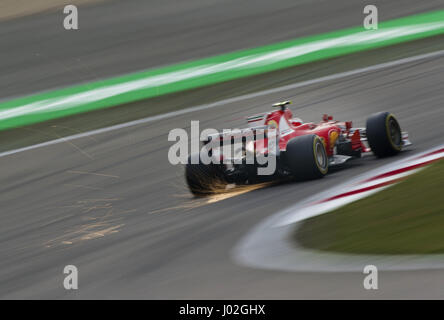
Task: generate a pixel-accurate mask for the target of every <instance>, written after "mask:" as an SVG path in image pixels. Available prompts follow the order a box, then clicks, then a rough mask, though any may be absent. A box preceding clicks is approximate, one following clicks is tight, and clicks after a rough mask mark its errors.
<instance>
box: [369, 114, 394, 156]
mask: <svg viewBox="0 0 444 320" xmlns="http://www.w3.org/2000/svg"><path fill="white" fill-rule="evenodd" d="M366 132H367V140H368V144H369V146H370V148H371V150H372V151H373V153H374V154H375V155H376V156H377V157H379V158H383V157H388V156H393V155H395V154H397V153H399V152H400V151H401V149H402V132H401V127H400V126H399V123H398V120H396V118H395V116H394V115H392V114H391V113H389V112H379V113H376V114H374V115H372V116H371V117H369V118H368V119H367V124H366Z"/></svg>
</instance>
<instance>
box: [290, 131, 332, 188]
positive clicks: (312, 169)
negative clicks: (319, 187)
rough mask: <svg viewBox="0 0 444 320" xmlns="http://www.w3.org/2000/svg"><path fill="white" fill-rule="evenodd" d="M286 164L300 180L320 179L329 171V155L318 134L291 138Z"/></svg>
mask: <svg viewBox="0 0 444 320" xmlns="http://www.w3.org/2000/svg"><path fill="white" fill-rule="evenodd" d="M285 162H286V166H287V167H288V169H289V170H290V172H291V174H292V175H293V176H294V177H295V178H296V179H298V180H312V179H319V178H322V177H323V176H325V175H326V174H327V172H328V156H327V152H326V150H325V146H324V143H323V142H322V140H321V138H320V137H319V136H318V135H315V134H310V135H304V136H299V137H295V138H293V139H291V140H290V141H289V142H288V144H287V150H286V151H285Z"/></svg>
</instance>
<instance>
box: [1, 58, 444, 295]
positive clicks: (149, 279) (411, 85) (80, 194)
mask: <svg viewBox="0 0 444 320" xmlns="http://www.w3.org/2000/svg"><path fill="white" fill-rule="evenodd" d="M443 71H444V58H443V57H441V58H434V59H430V60H427V61H421V62H415V63H411V64H407V65H402V66H397V67H393V68H388V69H386V70H382V71H378V72H369V73H366V74H362V75H355V76H351V77H348V78H344V79H340V80H335V81H330V82H325V83H319V84H314V85H311V86H308V87H304V88H299V89H297V90H292V91H289V92H282V93H277V94H270V95H267V96H265V97H261V98H252V99H249V100H246V101H242V102H237V103H234V104H227V105H224V106H221V107H219V108H217V109H210V110H207V111H201V112H199V113H191V114H187V115H183V116H178V117H175V118H171V119H165V120H161V121H158V122H156V123H151V124H149V125H140V126H135V127H130V128H125V129H121V130H118V131H113V132H108V133H104V134H101V135H96V136H92V137H87V138H83V139H79V140H74V141H71V142H69V143H64V144H57V145H53V146H48V147H45V148H40V149H35V150H31V151H27V152H23V153H18V154H15V155H11V156H6V157H3V158H0V167H1V168H2V171H1V181H8V184H3V185H2V186H1V191H0V192H1V193H0V194H1V203H2V210H1V211H2V215H1V223H0V241H1V243H2V246H1V248H0V256H1V259H0V295H1V297H3V298H36V297H39V298H374V297H375V298H401V297H402V298H413V297H434V298H436V297H443V295H444V292H443V289H442V288H443V286H444V280H442V279H443V277H442V275H443V274H442V271H417V272H409V273H405V272H396V273H394V272H387V273H381V274H380V289H379V290H378V291H377V292H367V291H366V290H364V289H363V287H362V280H363V275H362V274H360V273H343V274H341V273H340V274H337V273H336V274H316V273H286V272H278V271H276V272H274V271H264V270H258V269H252V268H247V267H242V266H239V265H237V264H235V263H234V262H233V260H232V256H231V252H232V249H233V247H234V246H235V245H236V243H237V242H238V241H239V240H240V238H241V237H242V236H243V235H245V234H246V233H247V232H248V231H249V230H250V229H251V228H252V227H254V226H255V225H256V224H257V223H258V222H260V221H261V220H262V219H263V218H265V217H267V216H269V215H271V214H273V213H274V212H275V211H276V210H277V209H279V208H281V207H285V206H288V205H291V204H293V203H295V202H297V201H298V200H300V199H304V198H305V197H307V196H309V195H311V194H313V193H314V192H317V191H318V190H320V189H326V188H332V187H334V186H335V184H337V183H338V182H339V181H342V179H344V178H346V177H349V176H353V175H356V174H358V173H361V172H362V171H364V170H369V169H371V168H374V167H376V166H379V165H381V164H383V163H387V161H390V160H376V159H375V158H374V157H368V158H365V159H362V160H361V161H357V162H356V163H354V164H353V165H351V168H349V169H347V170H342V171H338V172H334V173H332V174H330V175H328V176H327V177H326V178H325V179H323V180H318V181H312V182H306V183H289V184H282V185H278V186H272V187H267V188H263V189H259V190H253V191H251V192H247V193H244V194H241V195H238V196H234V195H231V196H228V197H227V198H226V199H224V200H222V198H223V196H222V198H221V197H216V198H210V200H208V201H206V202H205V201H202V200H193V199H192V198H191V196H190V195H189V193H188V192H187V191H186V188H185V186H184V184H183V168H182V167H180V166H176V167H175V166H172V165H171V164H169V162H168V160H167V152H168V148H169V146H170V145H171V142H168V141H167V135H168V132H169V130H170V129H172V128H176V127H184V128H186V127H189V125H190V120H200V121H201V127H202V128H204V127H205V128H207V127H210V128H224V127H226V126H227V125H228V126H229V127H239V126H241V125H242V124H243V119H242V117H243V116H245V115H248V114H251V113H255V112H260V111H266V110H268V109H269V105H270V104H271V103H272V102H274V101H276V100H280V99H282V97H285V98H289V99H293V100H294V102H295V107H294V111H295V112H296V114H297V115H298V116H300V117H302V118H303V119H305V120H306V121H308V120H319V119H320V117H321V114H322V113H324V112H326V111H328V112H329V113H331V114H334V115H335V116H336V117H337V118H339V119H353V120H355V125H357V126H362V125H363V124H364V121H365V118H366V116H367V115H368V114H371V113H373V112H376V111H382V110H389V111H392V112H393V113H394V114H395V115H396V116H397V117H398V118H399V120H400V122H401V124H402V126H403V128H405V129H408V130H409V132H410V134H411V140H412V141H413V142H414V144H415V147H414V150H416V151H421V150H425V149H427V148H429V147H432V146H434V145H438V144H440V143H442V134H443V128H442V119H443V114H444V108H443V106H442V101H443V98H444V84H443V82H442V73H443ZM407 154H412V153H411V152H406V153H405V155H407ZM210 202H211V203H210ZM68 264H73V265H76V266H77V267H78V269H79V273H80V280H79V287H80V289H79V290H77V291H75V292H73V291H70V292H68V291H66V290H64V289H63V287H62V283H63V274H62V270H63V267H64V266H65V265H68Z"/></svg>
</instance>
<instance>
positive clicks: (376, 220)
mask: <svg viewBox="0 0 444 320" xmlns="http://www.w3.org/2000/svg"><path fill="white" fill-rule="evenodd" d="M295 238H296V240H297V241H298V242H299V244H301V245H302V246H304V247H309V248H312V249H318V250H325V251H336V252H342V253H350V254H432V253H444V160H441V161H439V162H437V163H435V164H433V165H431V166H430V167H428V168H426V169H424V170H422V171H420V172H418V173H416V174H414V175H412V176H410V177H408V178H407V179H406V180H405V181H403V182H401V183H399V184H397V185H395V186H392V187H390V188H388V189H385V190H384V191H382V192H379V193H376V194H374V195H372V196H370V197H367V198H364V199H362V200H359V201H356V202H354V203H351V204H348V205H346V206H344V207H342V208H339V209H336V210H334V211H332V212H329V213H327V214H323V215H320V216H317V217H313V218H310V219H307V220H305V221H304V222H303V223H302V225H301V227H300V228H299V229H298V230H297V232H296V233H295Z"/></svg>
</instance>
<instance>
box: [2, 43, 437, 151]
mask: <svg viewBox="0 0 444 320" xmlns="http://www.w3.org/2000/svg"><path fill="white" fill-rule="evenodd" d="M441 56H444V50H440V51H436V52H432V53H426V54H421V55H417V56H413V57H408V58H403V59H399V60H394V61H390V62H385V63H381V64H376V65H373V66H369V67H365V68H359V69H355V70H351V71H346V72H341V73H336V74H333V75H329V76H325V77H320V78H316V79H312V80H307V81H302V82H297V83H293V84H289V85H285V86H281V87H278V88H273V89H269V90H263V91H259V92H255V93H250V94H245V95H241V96H237V97H234V98H229V99H224V100H220V101H216V102H213V103H208V104H203V105H199V106H194V107H190V108H187V109H183V110H179V111H173V112H167V113H164V114H160V115H157V116H152V117H147V118H143V119H139V120H134V121H130V122H126V123H121V124H117V125H114V126H110V127H105V128H101V129H97V130H92V131H88V132H83V133H79V134H75V135H71V136H67V137H63V138H60V139H55V140H51V141H47V142H43V143H39V144H35V145H31V146H28V147H24V148H19V149H14V150H9V151H5V152H1V153H0V157H5V156H9V155H12V154H16V153H20V152H24V151H29V150H33V149H37V148H42V147H46V146H51V145H54V144H58V143H63V142H66V141H71V140H75V139H80V138H84V137H89V136H93V135H97V134H101V133H106V132H110V131H115V130H120V129H124V128H128V127H132V126H136V125H140V124H145V123H149V122H153V121H159V120H164V119H168V118H173V117H177V116H180V115H184V114H188V113H191V112H196V111H202V110H206V109H211V108H215V107H220V106H223V105H226V104H229V103H235V102H239V101H243V100H248V99H252V98H256V97H261V96H265V95H268V94H272V93H278V92H282V91H287V90H292V89H297V88H301V87H305V86H309V85H313V84H317V83H321V82H325V81H331V80H338V79H341V78H346V77H350V76H353V75H357V74H361V73H366V72H372V71H378V70H382V69H385V68H390V67H395V66H399V65H402V64H406V63H411V62H416V61H420V60H425V59H431V58H437V57H441Z"/></svg>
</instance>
